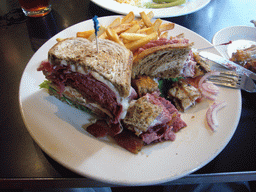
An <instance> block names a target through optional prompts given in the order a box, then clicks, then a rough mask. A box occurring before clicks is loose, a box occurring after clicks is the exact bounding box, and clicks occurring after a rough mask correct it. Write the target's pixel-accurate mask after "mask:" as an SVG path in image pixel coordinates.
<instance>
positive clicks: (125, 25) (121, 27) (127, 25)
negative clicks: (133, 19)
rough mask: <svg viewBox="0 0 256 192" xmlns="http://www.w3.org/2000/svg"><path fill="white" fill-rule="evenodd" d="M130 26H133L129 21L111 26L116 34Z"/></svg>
mask: <svg viewBox="0 0 256 192" xmlns="http://www.w3.org/2000/svg"><path fill="white" fill-rule="evenodd" d="M131 26H133V25H132V24H131V23H126V24H121V25H118V26H116V27H111V29H113V30H114V31H115V32H116V33H117V34H120V33H122V32H124V31H126V30H128V29H129V28H130V27H131Z"/></svg>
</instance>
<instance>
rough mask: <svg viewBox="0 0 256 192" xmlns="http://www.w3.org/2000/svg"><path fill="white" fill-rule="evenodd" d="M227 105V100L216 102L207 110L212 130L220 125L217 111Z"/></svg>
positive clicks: (207, 119) (208, 121)
mask: <svg viewBox="0 0 256 192" xmlns="http://www.w3.org/2000/svg"><path fill="white" fill-rule="evenodd" d="M226 105H227V103H226V101H221V102H219V103H216V102H214V103H213V104H212V105H211V106H210V107H209V109H208V110H207V112H206V121H207V124H208V125H209V127H210V128H211V130H212V131H216V128H217V127H218V125H219V124H218V119H217V112H218V111H219V110H220V109H222V108H223V107H225V106H226Z"/></svg>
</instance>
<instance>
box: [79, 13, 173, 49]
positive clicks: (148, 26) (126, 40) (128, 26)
mask: <svg viewBox="0 0 256 192" xmlns="http://www.w3.org/2000/svg"><path fill="white" fill-rule="evenodd" d="M140 15H141V19H137V18H135V15H134V12H133V11H131V12H129V13H128V14H127V15H126V16H124V17H123V18H120V17H118V18H116V19H115V20H114V21H113V22H111V23H110V24H109V25H108V26H106V27H103V26H101V27H100V30H99V31H98V33H97V34H98V38H101V39H109V40H112V41H115V42H117V43H119V44H121V45H124V46H126V48H127V49H130V50H131V51H133V52H134V51H135V50H137V49H138V48H139V47H142V46H143V45H145V44H147V43H148V42H150V41H151V40H156V39H158V38H168V31H169V30H171V29H173V28H174V23H164V24H162V22H163V21H162V20H161V19H156V20H155V21H154V22H151V19H152V18H153V17H154V13H153V11H150V12H148V13H147V14H146V13H145V12H141V13H140ZM77 37H84V38H88V39H89V40H91V41H92V40H93V39H95V34H94V30H88V31H84V32H77ZM170 38H171V37H170Z"/></svg>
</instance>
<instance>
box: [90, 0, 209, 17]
mask: <svg viewBox="0 0 256 192" xmlns="http://www.w3.org/2000/svg"><path fill="white" fill-rule="evenodd" d="M91 1H92V2H93V3H95V4H96V5H98V6H99V7H101V8H104V9H106V10H108V11H112V12H115V13H118V14H128V13H129V12H130V11H133V12H134V14H135V16H136V17H140V14H139V12H140V11H146V12H148V11H153V12H154V11H156V10H161V11H164V10H167V11H172V9H173V8H175V7H168V8H161V9H147V8H138V7H136V6H131V5H126V6H128V7H131V8H130V9H127V11H126V9H121V10H118V9H115V8H112V7H110V6H104V5H103V4H102V3H101V0H91ZM112 1H113V3H114V4H116V5H118V4H117V3H118V2H115V1H114V0H112ZM194 1H195V0H194ZM196 1H198V0H196ZM200 1H201V2H202V5H201V6H196V8H195V9H193V10H189V11H187V12H185V13H176V14H173V15H172V14H167V13H166V12H167V11H166V12H165V13H164V14H159V13H157V12H158V11H156V13H155V15H154V17H155V18H168V17H169V18H171V17H178V16H184V15H188V14H191V13H194V12H197V11H199V10H201V9H202V8H204V7H205V6H207V5H208V4H209V3H210V2H211V0H200ZM110 5H111V4H110ZM120 6H122V5H120ZM181 6H182V5H181ZM113 7H114V6H113ZM134 9H135V10H134Z"/></svg>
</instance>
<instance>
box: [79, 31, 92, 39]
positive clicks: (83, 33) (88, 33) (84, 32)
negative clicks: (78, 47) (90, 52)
mask: <svg viewBox="0 0 256 192" xmlns="http://www.w3.org/2000/svg"><path fill="white" fill-rule="evenodd" d="M93 33H94V29H92V30H88V31H83V32H77V33H76V36H77V37H83V38H86V39H88V38H89V37H90V36H91V35H92V34H93Z"/></svg>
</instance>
